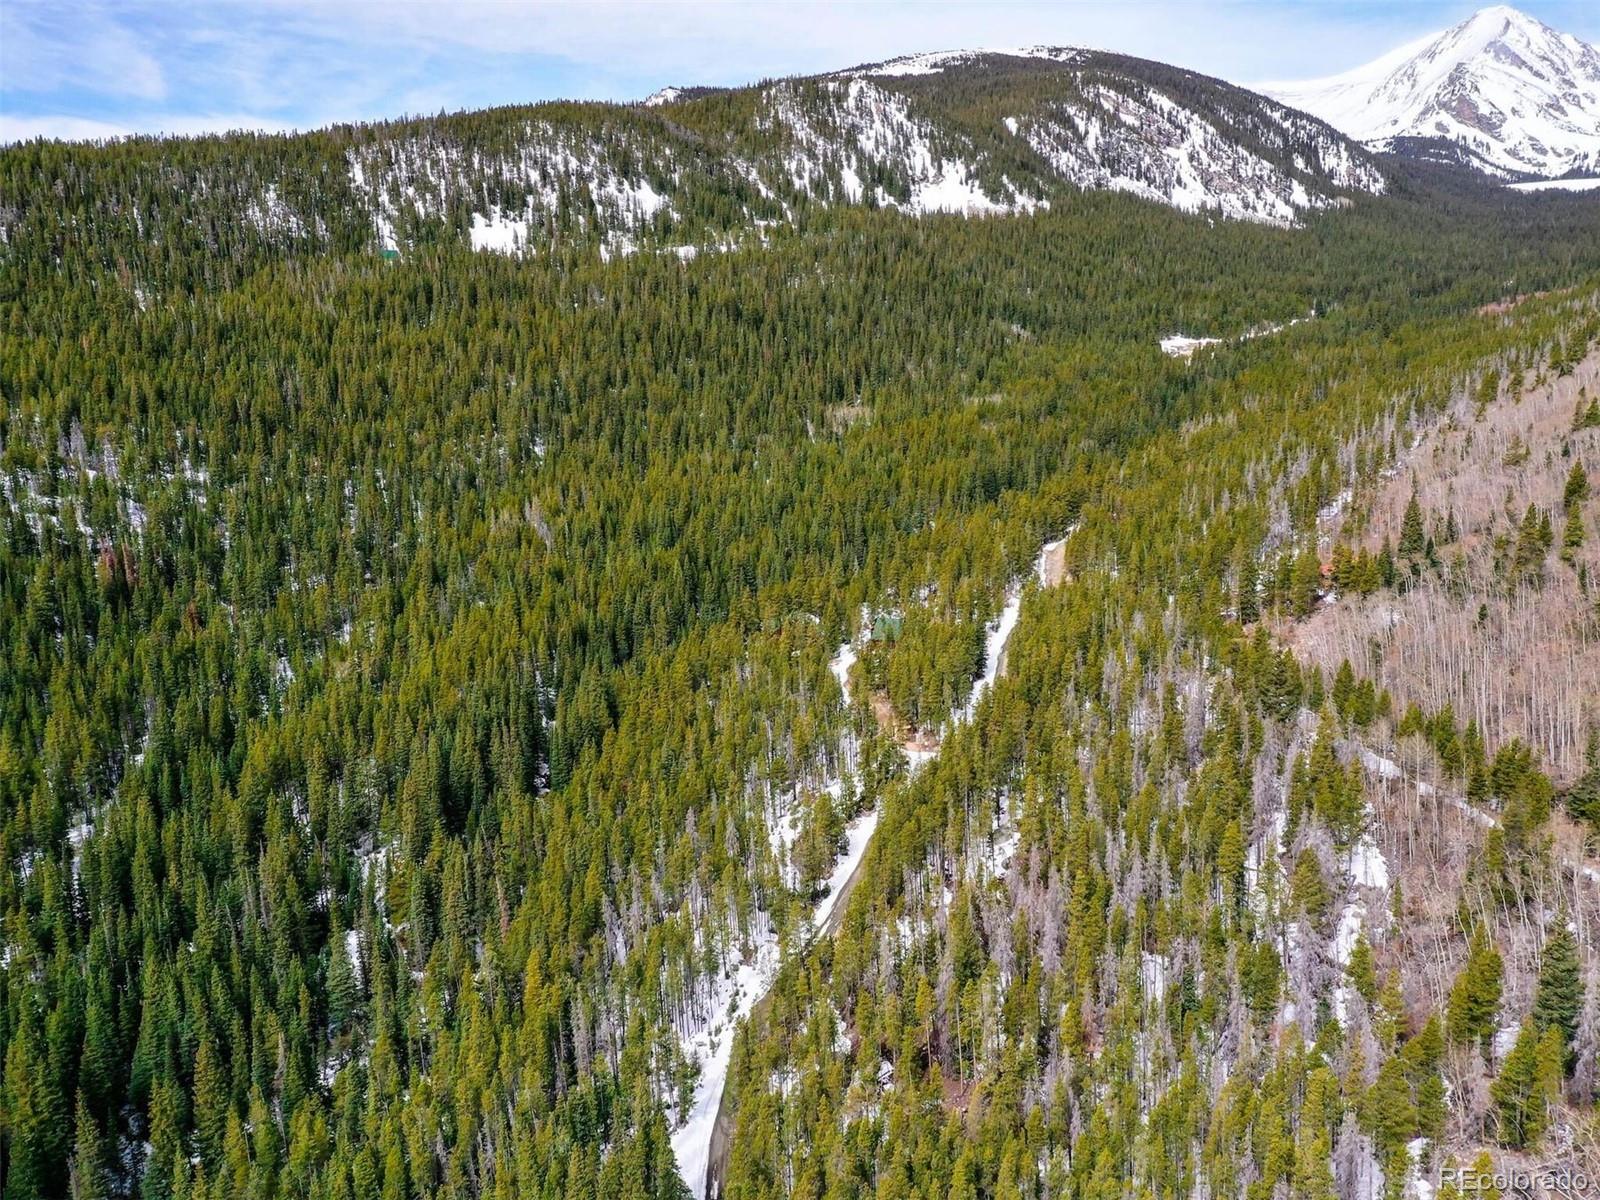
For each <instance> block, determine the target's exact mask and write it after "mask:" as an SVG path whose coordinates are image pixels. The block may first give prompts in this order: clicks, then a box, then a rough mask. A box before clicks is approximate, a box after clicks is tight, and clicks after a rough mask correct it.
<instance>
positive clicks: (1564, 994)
mask: <svg viewBox="0 0 1600 1200" xmlns="http://www.w3.org/2000/svg"><path fill="white" fill-rule="evenodd" d="M1583 993H1584V988H1583V975H1582V970H1581V967H1580V966H1579V963H1578V943H1577V941H1576V940H1575V939H1574V938H1573V936H1572V933H1571V932H1570V931H1569V930H1568V929H1567V927H1566V921H1565V919H1564V918H1562V919H1561V925H1560V928H1558V929H1557V930H1556V932H1555V934H1554V936H1552V937H1551V938H1550V940H1549V941H1548V942H1546V943H1545V947H1544V958H1543V959H1542V961H1541V962H1540V964H1539V984H1538V987H1537V989H1536V990H1535V992H1534V997H1533V1023H1534V1026H1535V1027H1536V1028H1538V1029H1540V1030H1545V1029H1554V1030H1555V1031H1556V1032H1557V1033H1559V1034H1560V1036H1561V1040H1562V1043H1563V1045H1565V1046H1567V1047H1569V1048H1570V1047H1571V1046H1573V1045H1574V1044H1575V1043H1576V1042H1577V1039H1578V1020H1579V1018H1580V1017H1581V1016H1582V1014H1583V1001H1584V994H1583Z"/></svg>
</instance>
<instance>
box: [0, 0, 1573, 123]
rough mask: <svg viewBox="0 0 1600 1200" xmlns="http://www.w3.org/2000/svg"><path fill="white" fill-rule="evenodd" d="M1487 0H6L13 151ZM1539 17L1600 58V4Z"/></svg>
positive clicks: (2, 32)
mask: <svg viewBox="0 0 1600 1200" xmlns="http://www.w3.org/2000/svg"><path fill="white" fill-rule="evenodd" d="M1479 6H1480V5H1479V4H1476V3H1473V2H1472V0H1465V2H1460V3H1458V2H1454V0H1388V2H1384V0H1378V2H1366V0H1055V2H1053V3H1044V2H1041V0H987V2H985V0H942V2H936V3H913V2H912V0H872V2H866V3H849V2H845V0H809V2H797V3H781V2H772V3H765V4H756V3H743V2H734V0H711V2H707V0H694V2H691V0H584V2H581V3H580V2H571V3H569V2H564V0H450V2H447V0H156V2H153V3H152V2H148V0H126V2H121V3H106V2H103V0H0V141H10V140H15V139H16V138H19V137H28V136H33V135H35V134H43V135H45V136H61V137H96V136H106V135H111V134H117V133H127V132H179V133H195V132H202V131H207V130H215V129H229V128H239V127H249V128H263V129H284V128H302V129H303V128H310V127H314V126H319V125H326V124H329V123H332V122H337V121H352V120H370V119H375V118H382V117H390V116H399V115H402V114H405V113H432V112H438V111H440V110H455V109H462V108H481V107H485V106H488V105H494V104H509V103H520V102H527V101H533V100H543V99H553V98H558V97H567V98H583V99H615V100H634V99H639V98H641V97H643V96H645V95H648V94H649V93H650V92H652V91H654V90H655V89H656V88H659V87H662V86H664V85H667V84H682V83H712V84H733V83H744V82H749V81H752V80H756V79H761V78H764V77H769V76H775V75H788V74H795V73H802V72H812V71H822V70H828V69H832V68H837V67H844V66H851V65H854V64H856V63H860V62H870V61H875V60H877V59H882V58H887V57H891V56H893V55H896V54H905V53H911V52H914V51H919V50H938V49H949V48H953V47H974V46H1007V45H1024V44H1032V43H1049V44H1064V45H1086V46H1097V47H1102V48H1106V49H1114V50H1121V51H1126V52H1128V53H1131V54H1138V55H1142V56H1144V57H1149V58H1156V59H1161V60H1163V61H1166V62H1171V63H1177V64H1179V65H1181V66H1187V67H1193V68H1196V69H1198V70H1203V71H1206V72H1209V73H1211V74H1215V75H1220V76H1223V77H1224V78H1229V79H1233V80H1238V81H1250V80H1258V79H1294V78H1307V77H1312V76H1317V75H1326V74H1332V73H1334V72H1336V71H1340V70H1344V69H1346V68H1348V67H1353V66H1356V65H1358V64H1360V63H1363V62H1365V61H1367V60H1369V59H1371V58H1374V57H1376V56H1377V55H1378V54H1380V53H1382V52H1383V51H1386V50H1389V49H1392V48H1393V47H1395V46H1396V45H1398V44H1400V43H1401V42H1403V41H1406V40H1409V39H1412V38H1415V37H1418V36H1421V35H1423V34H1426V33H1429V32H1432V31H1435V30H1438V29H1442V28H1444V27H1446V26H1448V25H1451V24H1454V23H1455V22H1456V21H1459V20H1462V19H1464V18H1465V17H1467V16H1468V15H1470V14H1471V13H1472V12H1473V11H1474V9H1476V8H1477V7H1479ZM1520 7H1521V8H1522V9H1523V11H1525V12H1528V13H1530V14H1532V15H1533V16H1536V17H1538V18H1540V19H1541V20H1543V21H1545V22H1546V23H1547V24H1549V25H1551V26H1553V27H1555V28H1557V29H1560V30H1563V31H1565V32H1568V33H1574V34H1577V35H1578V36H1579V37H1582V38H1585V39H1587V40H1589V41H1592V42H1600V2H1597V0H1526V2H1525V3H1523V4H1521V5H1520Z"/></svg>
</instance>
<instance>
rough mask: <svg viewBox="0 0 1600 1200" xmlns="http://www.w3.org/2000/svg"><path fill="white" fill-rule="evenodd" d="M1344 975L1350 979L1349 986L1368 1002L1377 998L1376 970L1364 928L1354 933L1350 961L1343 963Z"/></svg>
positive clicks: (1370, 944)
mask: <svg viewBox="0 0 1600 1200" xmlns="http://www.w3.org/2000/svg"><path fill="white" fill-rule="evenodd" d="M1345 976H1346V978H1348V979H1349V980H1350V986H1351V987H1353V988H1355V989H1356V991H1357V992H1359V993H1360V994H1361V997H1362V999H1364V1000H1365V1001H1366V1002H1367V1003H1368V1004H1371V1003H1372V1002H1373V1001H1374V1000H1376V999H1377V997H1378V972H1377V969H1376V967H1375V966H1374V965H1373V961H1372V943H1370V942H1369V941H1367V933H1366V930H1364V929H1363V930H1362V931H1361V932H1359V933H1357V934H1356V944H1355V945H1354V946H1352V947H1351V949H1350V961H1349V962H1348V963H1347V964H1346V965H1345Z"/></svg>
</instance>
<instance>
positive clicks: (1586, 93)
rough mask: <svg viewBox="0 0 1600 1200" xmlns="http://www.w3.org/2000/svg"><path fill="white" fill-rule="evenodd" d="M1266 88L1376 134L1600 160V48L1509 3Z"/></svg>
mask: <svg viewBox="0 0 1600 1200" xmlns="http://www.w3.org/2000/svg"><path fill="white" fill-rule="evenodd" d="M1257 90H1259V91H1262V92H1265V93H1266V94H1267V95H1269V96H1272V97H1273V98H1274V99H1277V100H1281V101H1282V102H1283V103H1285V104H1288V105H1291V106H1293V107H1295V108H1299V109H1303V110H1304V111H1306V112H1309V113H1312V114H1314V115H1316V116H1319V117H1321V118H1322V119H1323V120H1325V121H1327V122H1328V123H1329V124H1331V125H1333V126H1335V127H1336V128H1338V129H1340V130H1342V131H1343V132H1344V133H1346V134H1348V135H1349V136H1351V137H1354V138H1359V139H1361V140H1363V141H1366V142H1369V143H1378V144H1380V145H1384V146H1387V145H1390V144H1392V142H1393V139H1396V138H1440V139H1445V140H1448V141H1451V142H1455V143H1457V144H1459V145H1461V146H1463V147H1465V148H1466V149H1467V150H1469V151H1470V152H1471V154H1472V156H1473V157H1474V158H1476V159H1477V160H1479V161H1481V162H1483V163H1485V164H1487V165H1488V166H1489V167H1491V168H1494V169H1497V170H1498V171H1500V172H1517V173H1522V172H1526V173H1529V174H1534V175H1543V176H1558V175H1567V174H1572V173H1576V172H1591V171H1594V170H1596V169H1597V168H1600V49H1597V48H1596V47H1595V46H1592V45H1590V44H1589V43H1587V42H1584V41H1582V40H1580V39H1578V38H1576V37H1573V36H1572V35H1571V34H1566V33H1560V32H1558V31H1557V30H1554V29H1551V28H1550V27H1549V26H1548V25H1545V24H1544V23H1543V22H1541V21H1539V20H1537V19H1535V18H1533V17H1530V16H1528V15H1527V14H1526V13H1523V12H1519V11H1518V10H1517V9H1515V8H1512V7H1510V6H1508V5H1504V4H1497V5H1494V6H1493V7H1491V8H1485V9H1481V10H1479V11H1478V12H1476V13H1474V14H1473V15H1472V16H1470V17H1468V18H1467V19H1466V20H1465V21H1463V22H1461V23H1460V24H1459V25H1456V26H1454V27H1452V28H1450V29H1447V30H1445V31H1444V32H1443V33H1439V34H1433V35H1430V36H1428V37H1424V38H1421V39H1418V40H1417V41H1414V42H1411V43H1409V44H1407V45H1404V46H1401V47H1400V48H1399V49H1397V50H1394V51H1391V52H1390V53H1388V54H1385V55H1384V56H1383V57H1381V58H1379V59H1376V60H1375V61H1373V62H1370V63H1368V64H1367V65H1366V66H1363V67H1357V68H1356V69H1354V70H1352V71H1347V72H1345V73H1343V74H1341V75H1334V76H1331V77H1329V78H1326V79H1314V80H1309V81H1305V82H1300V83H1267V84H1260V85H1258V86H1257Z"/></svg>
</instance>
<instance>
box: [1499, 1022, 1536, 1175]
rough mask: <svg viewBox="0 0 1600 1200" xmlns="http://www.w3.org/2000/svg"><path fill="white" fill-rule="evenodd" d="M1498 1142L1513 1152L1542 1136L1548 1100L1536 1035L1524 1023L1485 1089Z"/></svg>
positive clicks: (1529, 1025)
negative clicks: (1496, 1129)
mask: <svg viewBox="0 0 1600 1200" xmlns="http://www.w3.org/2000/svg"><path fill="white" fill-rule="evenodd" d="M1489 1095H1490V1097H1491V1098H1492V1099H1493V1100H1494V1104H1495V1113H1496V1116H1497V1119H1498V1132H1499V1137H1500V1141H1501V1142H1502V1143H1503V1144H1504V1145H1507V1146H1510V1147H1511V1148H1512V1149H1514V1150H1522V1149H1526V1148H1527V1147H1529V1146H1533V1145H1536V1144H1537V1143H1538V1141H1539V1138H1540V1137H1541V1136H1543V1134H1544V1123H1545V1114H1546V1105H1547V1102H1548V1098H1547V1096H1546V1094H1545V1090H1544V1081H1543V1080H1542V1079H1541V1078H1540V1062H1539V1033H1538V1031H1537V1030H1536V1029H1535V1028H1534V1025H1533V1022H1532V1021H1524V1022H1523V1024H1522V1030H1521V1032H1519V1033H1518V1034H1517V1041H1516V1044H1515V1045H1514V1046H1512V1048H1511V1052H1510V1053H1509V1054H1507V1055H1506V1060H1505V1062H1504V1063H1503V1064H1502V1065H1501V1068H1500V1074H1499V1075H1498V1076H1497V1077H1496V1078H1495V1081H1494V1082H1493V1083H1492V1084H1490V1085H1489Z"/></svg>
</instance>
